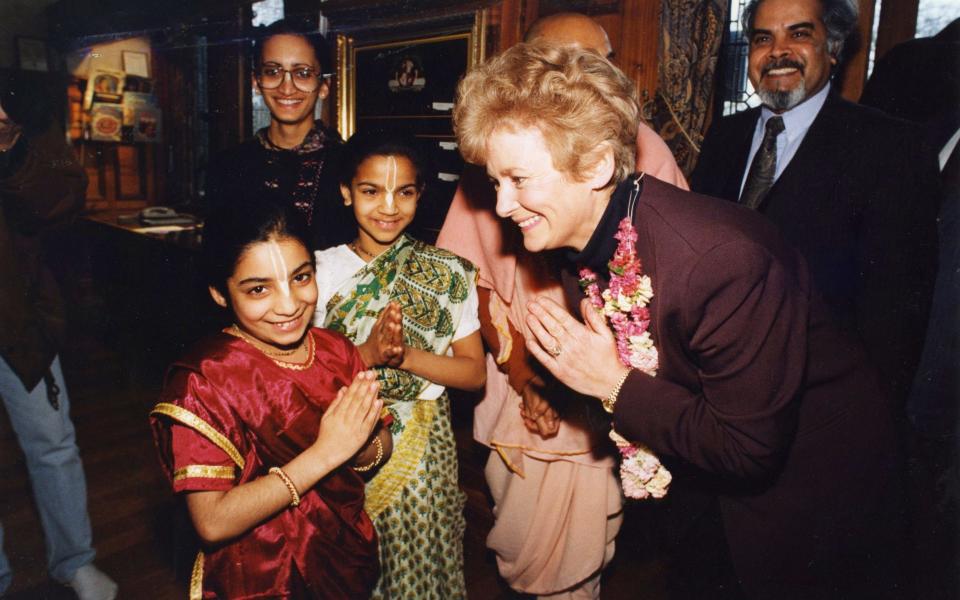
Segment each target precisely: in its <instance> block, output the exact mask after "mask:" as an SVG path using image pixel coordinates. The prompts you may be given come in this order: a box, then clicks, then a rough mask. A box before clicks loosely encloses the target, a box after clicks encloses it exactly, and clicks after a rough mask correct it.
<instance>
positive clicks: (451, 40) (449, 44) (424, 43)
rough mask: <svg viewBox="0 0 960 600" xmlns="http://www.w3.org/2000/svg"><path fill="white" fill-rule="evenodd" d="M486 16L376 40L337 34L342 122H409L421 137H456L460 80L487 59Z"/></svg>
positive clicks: (349, 125) (348, 125)
mask: <svg viewBox="0 0 960 600" xmlns="http://www.w3.org/2000/svg"><path fill="white" fill-rule="evenodd" d="M483 22H484V19H483V16H482V11H478V12H477V14H476V16H475V18H474V24H473V27H472V28H470V25H469V24H468V25H467V27H468V29H467V30H466V31H462V32H453V33H444V34H441V35H429V34H425V35H423V36H421V37H414V38H406V39H398V40H395V41H386V42H376V43H355V42H354V40H353V39H352V38H349V37H346V36H342V35H341V36H338V37H337V58H338V60H337V83H338V85H337V92H338V98H337V126H338V129H339V130H340V134H341V135H342V136H343V137H344V139H346V138H349V137H350V136H351V135H353V133H354V132H355V131H357V130H358V129H363V128H368V127H403V128H405V129H408V130H411V131H414V132H416V134H417V135H418V136H430V137H435V136H438V137H447V136H449V137H452V135H453V126H452V112H453V100H454V96H455V95H456V90H457V83H458V82H459V81H460V78H461V77H462V76H463V74H464V73H466V72H467V70H468V69H469V68H470V67H472V66H473V65H476V64H478V63H479V62H480V61H481V60H482V54H483V43H482V39H483V33H482V27H483Z"/></svg>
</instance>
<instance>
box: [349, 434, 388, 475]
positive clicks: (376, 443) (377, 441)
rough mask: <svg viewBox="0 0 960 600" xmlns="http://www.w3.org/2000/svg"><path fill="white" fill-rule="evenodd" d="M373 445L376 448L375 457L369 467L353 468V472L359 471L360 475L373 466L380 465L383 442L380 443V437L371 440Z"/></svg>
mask: <svg viewBox="0 0 960 600" xmlns="http://www.w3.org/2000/svg"><path fill="white" fill-rule="evenodd" d="M373 445H374V446H376V447H377V457H376V458H374V459H373V462H372V463H370V464H369V465H363V466H362V467H354V468H353V470H354V471H359V472H361V473H363V472H365V471H369V470H370V469H372V468H374V467H375V466H377V465H379V464H380V461H381V460H383V442H381V441H380V436H379V435H378V436H377V437H375V438H373Z"/></svg>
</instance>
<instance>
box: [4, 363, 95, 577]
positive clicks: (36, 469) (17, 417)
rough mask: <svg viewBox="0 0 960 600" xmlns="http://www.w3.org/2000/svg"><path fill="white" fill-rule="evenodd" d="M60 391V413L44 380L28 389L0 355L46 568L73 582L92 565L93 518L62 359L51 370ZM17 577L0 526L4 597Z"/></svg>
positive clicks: (5, 393) (7, 402) (5, 404)
mask: <svg viewBox="0 0 960 600" xmlns="http://www.w3.org/2000/svg"><path fill="white" fill-rule="evenodd" d="M50 371H51V373H52V374H53V377H54V380H55V381H56V383H57V386H58V387H59V388H60V394H59V396H58V397H59V400H60V409H59V410H54V408H53V407H52V406H51V405H50V402H49V400H48V399H47V386H46V384H45V383H44V382H43V381H41V382H40V383H39V384H37V387H35V388H34V389H33V390H30V391H28V390H27V389H26V388H25V387H24V386H23V383H22V382H21V381H20V379H19V378H18V377H17V376H16V374H15V373H14V372H13V370H12V369H10V366H9V365H8V364H7V362H6V361H5V360H3V357H0V397H2V398H3V404H4V406H6V409H7V415H8V416H9V417H10V423H11V425H12V426H13V431H14V433H16V435H17V440H18V441H19V442H20V447H21V448H22V449H23V453H24V455H25V456H26V459H27V470H28V471H29V472H30V483H31V484H32V487H33V496H34V498H35V500H36V503H37V509H38V512H39V513H40V523H41V524H42V525H43V533H44V536H45V538H46V547H47V568H48V569H49V571H50V575H51V577H53V578H54V579H56V580H57V581H60V582H67V581H69V580H70V579H71V578H72V577H73V575H74V573H76V571H77V569H79V568H80V567H82V566H84V565H86V564H89V563H91V562H93V556H94V551H93V548H92V547H91V533H90V515H88V514H87V482H86V479H85V478H84V475H83V465H82V464H81V463H80V451H79V450H78V449H77V442H76V438H75V435H74V430H73V423H72V422H71V421H70V400H69V397H68V396H67V386H66V383H65V382H64V380H63V372H62V371H61V370H60V358H59V357H56V358H54V360H53V364H52V365H51V366H50ZM12 579H13V573H12V572H11V570H10V563H9V562H8V561H7V557H6V555H5V554H4V553H3V527H2V526H0V594H2V593H3V592H4V591H5V590H6V589H7V588H8V587H9V586H10V582H11V580H12Z"/></svg>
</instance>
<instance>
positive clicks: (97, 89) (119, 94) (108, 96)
mask: <svg viewBox="0 0 960 600" xmlns="http://www.w3.org/2000/svg"><path fill="white" fill-rule="evenodd" d="M124 78H125V77H124V73H123V71H114V70H111V69H94V70H92V71H91V72H90V78H89V79H87V87H86V89H85V90H84V91H83V108H84V110H90V109H91V108H92V107H93V104H94V102H112V103H116V104H119V103H120V102H121V101H122V100H123V83H124Z"/></svg>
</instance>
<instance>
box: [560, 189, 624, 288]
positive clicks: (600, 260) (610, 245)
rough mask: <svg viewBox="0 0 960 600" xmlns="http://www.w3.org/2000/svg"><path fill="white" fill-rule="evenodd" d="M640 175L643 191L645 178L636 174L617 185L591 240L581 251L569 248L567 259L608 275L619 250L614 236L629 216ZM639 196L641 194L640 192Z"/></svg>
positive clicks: (603, 275)
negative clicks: (608, 264)
mask: <svg viewBox="0 0 960 600" xmlns="http://www.w3.org/2000/svg"><path fill="white" fill-rule="evenodd" d="M638 177H640V180H639V181H640V193H643V178H642V177H641V176H640V175H637V174H634V175H631V176H630V177H628V178H627V179H625V180H623V181H621V182H620V184H619V185H617V189H615V190H613V195H612V196H610V203H609V204H607V208H606V210H604V211H603V216H602V217H600V222H599V223H598V224H597V228H596V229H594V230H593V235H591V236H590V241H589V242H587V245H586V246H584V247H583V250H581V251H580V252H574V251H573V250H568V251H567V252H566V253H565V255H566V258H567V260H569V261H570V262H572V263H573V264H574V265H576V266H578V267H587V268H588V269H590V270H592V271H593V272H595V273H597V274H598V275H600V276H601V277H603V278H606V276H607V263H608V262H609V261H610V259H611V258H612V257H613V253H614V252H616V250H617V244H618V242H617V240H616V238H614V237H613V236H614V235H616V233H617V228H618V227H619V226H620V221H622V220H623V218H624V217H625V216H627V203H628V202H629V200H630V192H631V191H632V190H633V182H634V181H636V180H637V178H638ZM638 197H639V194H638Z"/></svg>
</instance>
